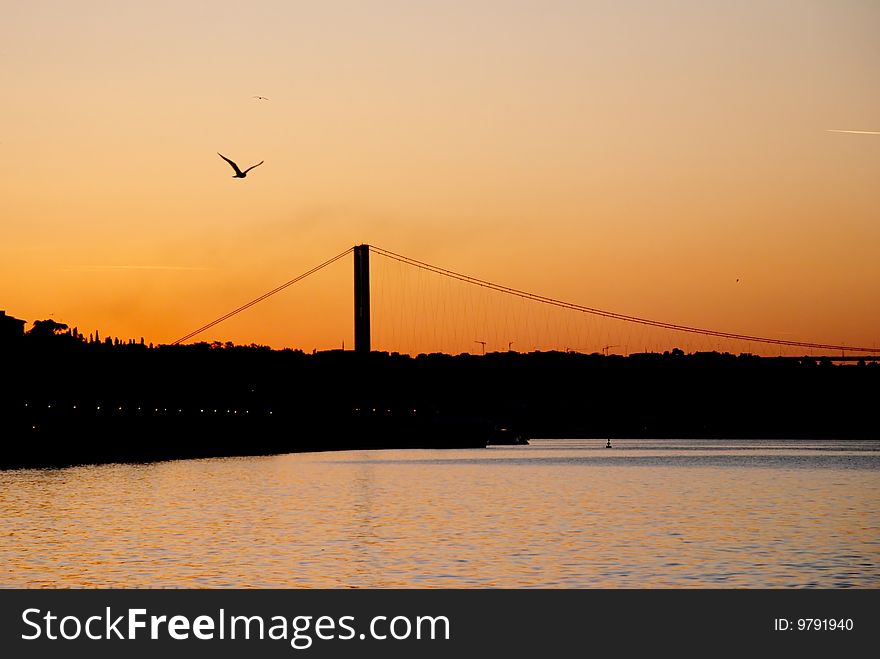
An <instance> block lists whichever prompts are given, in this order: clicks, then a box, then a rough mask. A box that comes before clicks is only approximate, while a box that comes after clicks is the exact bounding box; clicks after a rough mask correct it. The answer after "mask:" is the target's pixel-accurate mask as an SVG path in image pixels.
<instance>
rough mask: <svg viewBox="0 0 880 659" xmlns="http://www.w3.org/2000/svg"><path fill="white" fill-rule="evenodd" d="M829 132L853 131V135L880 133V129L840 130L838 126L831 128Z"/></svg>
mask: <svg viewBox="0 0 880 659" xmlns="http://www.w3.org/2000/svg"><path fill="white" fill-rule="evenodd" d="M828 132H829V133H852V134H853V135H880V130H840V129H838V128H829V129H828Z"/></svg>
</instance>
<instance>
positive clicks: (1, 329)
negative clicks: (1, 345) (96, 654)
mask: <svg viewBox="0 0 880 659" xmlns="http://www.w3.org/2000/svg"><path fill="white" fill-rule="evenodd" d="M24 325H25V321H23V320H20V319H18V318H13V317H12V316H7V315H6V312H5V311H3V310H0V341H8V340H11V339H17V338H19V337H22V336H24Z"/></svg>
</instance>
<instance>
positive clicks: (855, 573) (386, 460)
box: [0, 440, 880, 588]
mask: <svg viewBox="0 0 880 659" xmlns="http://www.w3.org/2000/svg"><path fill="white" fill-rule="evenodd" d="M0 585H3V586H11V587H50V586H51V587H54V586H64V587H66V586H74V587H82V586H84V587H92V586H98V587H112V586H115V587H131V586H139V587H164V586H171V587H343V588H347V587H451V588H477V587H512V588H520V587H550V588H582V587H611V588H617V587H651V588H656V587H700V588H703V587H749V588H751V587H823V588H824V587H860V588H866V587H874V588H876V587H878V586H880V441H865V442H854V441H846V442H843V441H841V442H828V441H825V442H819V441H708V440H703V441H692V440H628V441H627V440H618V441H615V442H614V448H613V449H610V450H609V449H605V448H604V442H602V441H599V440H589V441H586V440H533V442H532V445H531V446H526V447H493V448H489V449H485V450H450V451H426V450H411V451H407V450H395V451H372V452H367V451H346V452H338V453H308V454H291V455H281V456H271V457H255V458H229V459H212V460H192V461H174V462H162V463H155V464H147V465H120V464H117V465H102V466H84V467H73V468H69V469H41V470H17V471H5V472H0Z"/></svg>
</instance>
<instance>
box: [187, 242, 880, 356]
mask: <svg viewBox="0 0 880 659" xmlns="http://www.w3.org/2000/svg"><path fill="white" fill-rule="evenodd" d="M349 254H352V255H353V262H354V350H355V352H359V353H369V352H370V351H371V350H372V349H373V341H372V337H373V329H374V328H373V321H374V318H375V316H374V314H373V310H372V303H371V289H372V286H371V284H372V282H371V271H370V257H371V255H374V256H376V257H379V258H380V259H382V260H384V261H387V262H390V263H395V264H397V265H399V266H402V267H403V268H404V269H408V270H413V271H417V272H419V273H427V274H430V275H433V276H435V277H436V278H438V279H441V280H444V281H451V282H457V283H458V284H460V285H462V286H464V287H471V288H478V289H481V290H482V291H485V292H491V293H492V294H494V295H497V296H498V297H500V298H504V299H507V300H513V301H517V302H519V303H527V304H530V305H534V306H538V307H542V308H545V309H552V310H555V311H561V312H566V313H567V314H570V315H575V316H580V317H585V318H588V319H593V320H600V321H610V322H613V323H614V324H615V326H617V327H621V328H629V329H630V330H631V328H642V329H644V330H647V331H650V332H652V333H653V336H654V338H653V339H652V345H657V342H656V341H657V339H656V337H657V336H658V335H665V336H666V338H665V339H663V340H661V341H660V344H661V345H665V346H666V348H667V350H668V349H670V348H674V344H675V342H676V340H679V341H680V340H681V338H682V337H696V338H698V339H702V340H703V341H704V342H708V343H709V344H710V345H711V347H712V348H713V349H715V350H719V349H720V351H728V350H729V351H735V350H732V349H736V348H738V349H739V351H740V352H747V353H752V352H755V351H756V349H757V350H761V349H763V350H765V351H766V350H776V351H777V353H778V354H780V355H781V351H782V350H786V351H787V352H788V353H789V356H791V353H794V354H795V355H808V354H809V355H812V356H815V353H817V352H819V353H820V354H822V355H823V356H827V357H828V358H830V359H834V360H837V361H850V360H853V361H854V360H859V359H865V358H866V355H867V354H872V355H873V354H876V353H877V352H878V349H877V348H876V347H866V346H858V345H848V344H834V343H822V342H812V341H803V340H793V339H785V338H780V337H771V336H761V335H754V334H747V333H742V332H732V331H725V330H721V329H714V328H708V327H696V326H692V325H687V324H681V323H675V322H669V321H665V320H658V319H652V318H647V317H642V316H636V315H631V314H625V313H620V312H616V311H611V310H608V309H601V308H597V307H592V306H587V305H584V304H579V303H575V302H571V301H566V300H562V299H558V298H555V297H550V296H547V295H543V294H539V293H534V292H530V291H526V290H522V289H520V288H514V287H511V286H505V285H502V284H498V283H495V282H492V281H488V280H486V279H481V278H478V277H475V276H471V275H467V274H463V273H460V272H456V271H453V270H449V269H447V268H443V267H440V266H436V265H432V264H430V263H426V262H424V261H420V260H417V259H414V258H411V257H408V256H404V255H402V254H398V253H396V252H392V251H390V250H386V249H383V248H381V247H377V246H375V245H369V244H361V245H354V246H352V247H349V248H348V249H346V250H345V251H343V252H340V253H339V254H336V255H335V256H333V257H331V258H329V259H327V260H326V261H324V262H322V263H320V264H319V265H316V266H315V267H313V268H311V269H309V270H307V271H306V272H303V273H302V274H300V275H298V276H296V277H294V278H293V279H290V280H289V281H287V282H284V283H283V284H281V285H280V286H277V287H275V288H273V289H271V290H269V291H266V292H265V293H263V294H262V295H259V296H257V297H255V298H253V299H252V300H249V301H248V302H246V303H244V304H242V305H240V306H238V307H236V308H235V309H232V310H231V311H229V312H227V313H225V314H223V315H221V316H219V317H218V318H215V319H214V320H212V321H210V322H208V323H206V324H204V325H202V326H200V327H198V328H196V329H194V330H192V331H191V332H189V333H187V334H185V335H183V336H181V337H180V338H179V339H177V340H175V341H173V342H172V345H179V344H182V343H186V342H188V341H190V340H191V339H194V338H195V337H197V336H199V335H200V334H202V333H203V332H205V331H207V330H209V329H211V328H213V327H215V326H216V325H219V324H220V323H222V322H224V321H226V320H228V319H230V318H232V317H234V316H237V315H238V314H240V313H242V312H244V311H247V310H248V309H250V308H251V307H254V306H255V305H257V304H259V303H261V302H263V301H265V300H267V299H269V298H270V297H272V296H275V295H277V294H279V293H281V292H283V291H284V290H286V289H288V288H290V287H291V286H294V285H295V284H297V283H299V282H301V281H303V280H304V279H306V278H308V277H311V276H312V275H314V274H316V273H318V272H320V271H321V270H324V269H325V268H327V267H329V266H331V265H332V264H334V263H336V262H338V261H340V260H341V259H343V258H345V257H346V256H348V255H349ZM470 304H471V306H475V305H478V304H479V301H477V302H476V303H474V302H473V301H471V302H470ZM480 311H481V310H479V309H471V310H470V312H471V313H480ZM484 311H485V310H483V312H484ZM507 313H508V311H505V314H507ZM513 322H514V323H516V319H514V321H513ZM545 329H547V328H545ZM627 331H629V330H627ZM631 338H632V337H630V339H631ZM592 339H593V343H594V345H593V349H592V350H584V349H582V348H580V347H577V348H570V347H568V346H565V347H564V348H563V346H562V345H561V344H560V345H556V346H554V347H553V349H556V350H559V349H563V350H564V351H566V352H586V351H591V352H595V353H602V354H604V355H608V354H609V351H611V350H613V349H615V348H621V347H623V348H624V351H625V352H635V351H632V350H627V349H626V348H627V347H628V346H627V339H626V337H622V335H621V334H614V333H613V332H612V331H611V330H609V329H608V328H605V330H604V333H602V334H601V335H599V336H593V337H592ZM548 340H549V339H548ZM597 341H598V342H597ZM640 341H641V343H644V344H647V341H645V340H644V337H637V338H636V339H635V341H631V343H630V345H640ZM466 342H467V343H468V344H471V343H473V345H480V346H481V348H482V352H483V353H485V349H486V345H487V341H486V340H485V338H483V337H480V336H474V337H473V339H472V341H471V340H466ZM541 343H543V344H544V345H546V341H542V342H541ZM513 345H514V341H508V342H507V344H506V347H507V349H508V350H511V349H512V346H513ZM391 348H392V349H394V346H391ZM645 352H648V350H647V349H646V350H645ZM829 352H833V353H839V355H837V354H834V355H827V353H829ZM847 353H850V354H849V355H848V354H847ZM853 353H855V354H853ZM867 359H876V357H867Z"/></svg>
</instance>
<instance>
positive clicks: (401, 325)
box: [172, 244, 880, 361]
mask: <svg viewBox="0 0 880 659" xmlns="http://www.w3.org/2000/svg"><path fill="white" fill-rule="evenodd" d="M349 255H352V256H353V265H354V295H353V298H354V350H355V352H360V353H369V352H370V351H371V350H375V349H379V350H383V351H387V352H401V353H411V354H416V353H419V352H448V353H450V354H459V353H464V352H471V353H476V354H480V353H485V352H486V350H487V346H488V347H489V350H490V351H521V352H533V351H564V352H582V353H596V354H603V355H610V354H624V355H626V354H633V353H641V352H645V353H647V352H666V351H670V350H676V349H682V348H684V351H685V352H729V353H734V354H743V353H746V354H755V355H766V356H791V357H795V356H814V357H820V356H824V357H827V358H830V359H834V360H836V361H850V360H853V361H855V360H860V359H869V360H876V359H877V357H872V356H869V355H876V354H877V353H878V352H880V350H878V348H877V347H869V346H862V345H852V344H845V343H839V344H836V343H824V342H812V341H807V340H800V339H799V340H795V339H790V338H783V337H774V336H763V335H757V334H749V333H743V332H736V331H728V330H725V329H718V328H711V327H699V326H692V325H687V324H681V323H675V322H671V321H668V320H663V319H657V318H648V317H642V316H637V315H632V314H627V313H621V312H617V311H613V310H609V309H603V308H598V307H593V306H589V305H585V304H581V303H577V302H572V301H567V300H563V299H559V298H556V297H551V296H548V295H544V294H540V293H535V292H530V291H527V290H523V289H521V288H515V287H511V286H507V285H503V284H499V283H496V282H492V281H489V280H487V279H482V278H479V277H475V276H472V275H467V274H463V273H460V272H456V271H453V270H450V269H447V268H443V267H440V266H437V265H433V264H430V263H427V262H425V261H421V260H418V259H414V258H411V257H408V256H405V255H402V254H399V253H396V252H392V251H390V250H386V249H383V248H381V247H377V246H375V245H368V244H361V245H355V246H352V247H349V248H348V249H346V250H345V251H343V252H341V253H339V254H336V255H335V256H333V257H331V258H329V259H327V260H326V261H324V262H322V263H320V264H318V265H316V266H315V267H313V268H311V269H309V270H307V271H306V272H303V273H302V274H300V275H298V276H296V277H294V278H293V279H290V280H289V281H286V282H284V283H283V284H281V285H279V286H276V287H275V288H273V289H271V290H269V291H266V292H265V293H263V294H261V295H259V296H257V297H255V298H253V299H251V300H249V301H248V302H246V303H244V304H242V305H240V306H238V307H236V308H235V309H232V310H230V311H228V312H227V313H225V314H223V315H221V316H219V317H217V318H215V319H214V320H212V321H210V322H208V323H205V324H204V325H201V326H200V327H197V328H195V329H193V330H192V331H190V332H188V333H187V334H185V335H183V336H181V337H180V338H178V339H177V340H175V341H173V343H172V345H180V344H184V343H187V342H189V341H191V340H193V339H196V338H197V337H199V336H200V335H202V334H203V333H204V332H206V331H207V330H209V329H211V328H213V327H215V326H217V325H219V324H220V323H223V322H224V321H226V320H229V319H231V318H233V317H234V316H237V315H239V314H241V313H243V312H245V311H247V310H249V309H251V308H252V307H254V306H256V305H258V304H260V303H261V302H263V301H265V300H267V299H269V298H271V297H273V296H275V295H278V294H280V293H282V292H283V291H285V290H287V289H289V288H290V287H292V286H294V285H296V284H298V283H299V282H301V281H303V280H305V279H307V278H309V277H313V276H314V275H316V274H317V273H319V272H321V271H322V270H325V269H327V268H329V267H330V266H332V265H333V264H336V263H337V262H339V261H341V260H342V259H344V258H345V257H347V256H349ZM371 257H373V258H372V259H371ZM371 260H372V265H373V271H372V273H371ZM377 265H378V266H379V267H378V268H377V267H376V266H377ZM377 298H378V299H377Z"/></svg>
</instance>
